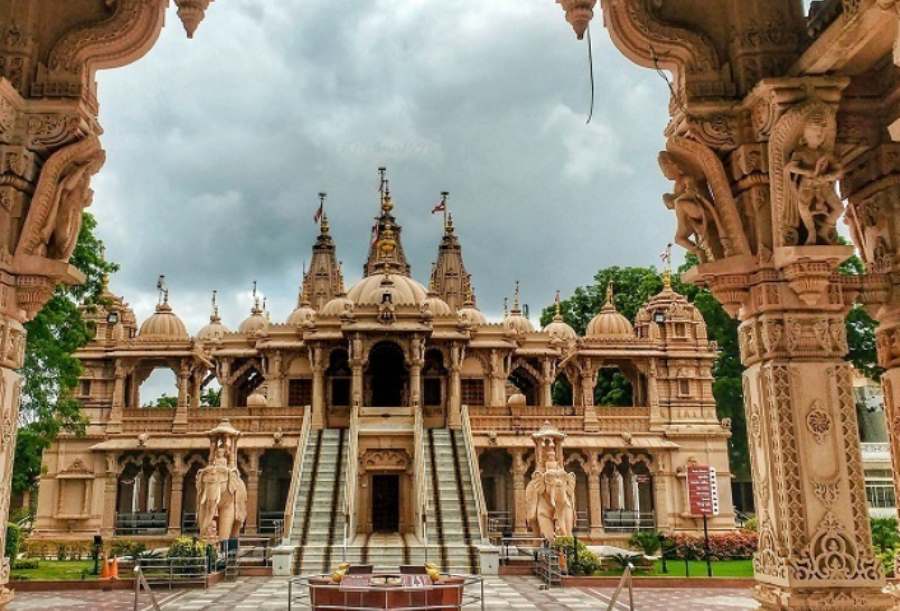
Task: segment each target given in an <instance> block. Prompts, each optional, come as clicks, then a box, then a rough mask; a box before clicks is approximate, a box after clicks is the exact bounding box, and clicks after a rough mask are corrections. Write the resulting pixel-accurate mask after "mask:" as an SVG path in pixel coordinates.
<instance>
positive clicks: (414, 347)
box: [409, 336, 425, 409]
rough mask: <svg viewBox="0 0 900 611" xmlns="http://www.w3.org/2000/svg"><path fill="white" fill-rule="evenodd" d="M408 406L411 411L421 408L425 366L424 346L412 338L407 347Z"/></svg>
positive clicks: (420, 341) (415, 338)
mask: <svg viewBox="0 0 900 611" xmlns="http://www.w3.org/2000/svg"><path fill="white" fill-rule="evenodd" d="M409 352H410V359H409V404H410V406H412V408H413V409H420V408H421V407H422V367H423V366H424V365H425V345H424V344H423V343H422V340H421V338H419V337H418V336H414V337H413V339H412V341H411V342H410V347H409Z"/></svg>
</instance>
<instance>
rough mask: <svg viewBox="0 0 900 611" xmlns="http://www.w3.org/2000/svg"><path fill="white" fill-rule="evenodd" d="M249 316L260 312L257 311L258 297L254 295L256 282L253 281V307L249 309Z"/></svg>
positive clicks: (260, 311)
mask: <svg viewBox="0 0 900 611" xmlns="http://www.w3.org/2000/svg"><path fill="white" fill-rule="evenodd" d="M250 313H251V314H261V313H262V310H260V309H259V295H257V294H256V280H254V281H253V307H252V308H250Z"/></svg>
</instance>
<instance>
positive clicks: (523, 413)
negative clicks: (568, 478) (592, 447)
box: [469, 406, 650, 434]
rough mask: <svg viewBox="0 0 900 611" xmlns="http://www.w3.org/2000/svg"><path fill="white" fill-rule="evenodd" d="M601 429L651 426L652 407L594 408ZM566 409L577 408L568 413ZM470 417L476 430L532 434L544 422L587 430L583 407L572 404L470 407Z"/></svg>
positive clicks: (637, 429) (619, 430)
mask: <svg viewBox="0 0 900 611" xmlns="http://www.w3.org/2000/svg"><path fill="white" fill-rule="evenodd" d="M594 409H595V411H596V414H597V420H598V423H599V426H600V432H601V433H602V432H609V433H624V432H628V433H637V432H642V431H647V430H649V429H650V408H649V407H643V406H638V407H611V406H600V407H596V408H594ZM566 410H577V411H574V413H571V412H570V413H566ZM469 418H470V420H471V423H472V430H473V431H476V432H484V431H494V432H510V433H513V434H518V433H522V434H524V433H530V432H533V431H536V430H538V429H539V428H541V426H543V424H544V422H549V423H550V424H551V425H553V426H555V427H556V428H558V429H559V430H561V431H565V432H571V433H579V432H582V431H584V410H583V408H571V407H568V408H567V407H557V406H552V407H522V408H513V409H510V408H508V407H470V408H469Z"/></svg>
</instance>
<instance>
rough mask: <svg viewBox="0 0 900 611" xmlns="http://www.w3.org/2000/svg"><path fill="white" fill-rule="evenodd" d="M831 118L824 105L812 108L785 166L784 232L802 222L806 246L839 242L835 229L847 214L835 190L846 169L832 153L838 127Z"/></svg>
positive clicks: (816, 105) (807, 114) (805, 118)
mask: <svg viewBox="0 0 900 611" xmlns="http://www.w3.org/2000/svg"><path fill="white" fill-rule="evenodd" d="M829 115H830V111H829V109H828V108H827V107H826V106H825V105H823V104H815V105H813V106H811V107H810V108H809V110H808V111H807V113H806V116H805V117H804V123H803V132H802V136H801V137H800V141H799V143H798V145H797V148H795V149H794V151H793V153H792V154H791V156H790V161H789V162H788V163H787V165H785V167H784V180H785V182H786V184H787V186H788V189H787V192H786V193H785V195H786V197H787V201H786V202H785V208H784V223H785V229H786V230H787V231H790V230H791V229H792V228H793V229H797V228H798V223H797V221H798V220H799V222H800V223H802V225H803V229H804V230H805V232H806V240H805V244H806V245H807V246H811V245H815V244H834V242H835V240H836V239H837V232H836V230H835V226H836V225H837V221H838V219H839V218H840V216H841V213H842V212H843V211H844V206H843V204H842V203H841V200H840V198H839V197H838V195H837V191H836V190H835V185H836V183H837V181H838V180H839V179H840V178H841V176H842V175H843V169H842V167H841V163H840V161H839V160H838V159H837V157H835V155H834V154H833V152H832V150H833V146H834V139H835V131H836V126H835V124H834V120H833V118H832V119H831V120H829ZM798 217H799V219H798ZM798 241H799V237H798Z"/></svg>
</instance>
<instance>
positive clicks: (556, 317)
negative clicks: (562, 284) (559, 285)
mask: <svg viewBox="0 0 900 611" xmlns="http://www.w3.org/2000/svg"><path fill="white" fill-rule="evenodd" d="M554 301H555V305H556V314H555V315H554V316H553V320H562V306H561V305H560V303H559V289H557V290H556V299H555V300H554Z"/></svg>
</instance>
